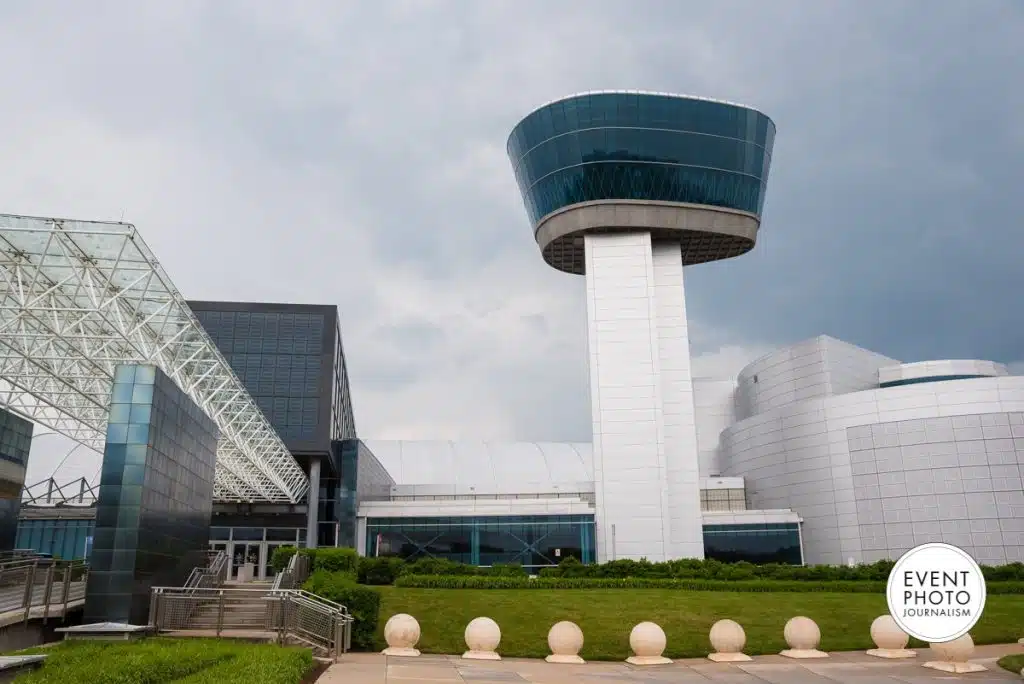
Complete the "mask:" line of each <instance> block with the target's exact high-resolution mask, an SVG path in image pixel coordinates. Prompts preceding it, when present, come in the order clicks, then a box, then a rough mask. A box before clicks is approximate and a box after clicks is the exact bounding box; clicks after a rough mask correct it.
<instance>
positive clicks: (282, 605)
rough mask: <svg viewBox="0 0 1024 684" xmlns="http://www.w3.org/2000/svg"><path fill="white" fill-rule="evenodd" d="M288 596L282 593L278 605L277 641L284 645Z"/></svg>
mask: <svg viewBox="0 0 1024 684" xmlns="http://www.w3.org/2000/svg"><path fill="white" fill-rule="evenodd" d="M287 602H288V597H287V596H286V595H285V594H281V596H280V602H279V606H278V612H279V615H278V618H277V643H279V644H280V645H281V646H284V633H285V629H286V625H285V620H286V618H285V610H287Z"/></svg>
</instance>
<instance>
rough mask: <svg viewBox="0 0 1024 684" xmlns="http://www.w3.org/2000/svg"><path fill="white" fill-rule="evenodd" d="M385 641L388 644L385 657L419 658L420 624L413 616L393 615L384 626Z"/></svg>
mask: <svg viewBox="0 0 1024 684" xmlns="http://www.w3.org/2000/svg"><path fill="white" fill-rule="evenodd" d="M384 640H385V641H387V642H388V647H387V648H385V649H384V655H389V656H402V657H413V656H418V655H419V654H420V652H419V651H417V650H416V644H417V643H418V642H419V640H420V623H419V622H417V621H416V618H414V617H413V616H412V615H406V614H405V613H398V614H397V615H392V616H391V617H390V618H388V621H387V622H386V623H385V624H384Z"/></svg>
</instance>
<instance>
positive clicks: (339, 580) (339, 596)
mask: <svg viewBox="0 0 1024 684" xmlns="http://www.w3.org/2000/svg"><path fill="white" fill-rule="evenodd" d="M302 588H303V589H305V590H306V591H308V592H310V593H311V594H316V595H317V596H322V597H323V598H325V599H327V600H328V601H334V602H335V603H340V604H341V605H343V606H345V607H346V608H348V610H349V612H350V613H351V614H352V617H353V618H355V624H354V625H353V626H352V649H353V650H356V651H373V650H375V647H374V642H373V635H374V632H375V631H376V629H377V621H378V620H379V618H380V592H378V591H377V590H375V589H371V588H369V587H364V586H362V585H360V584H356V581H355V578H354V577H353V576H352V574H351V573H348V572H330V571H328V570H317V571H316V572H314V573H313V574H312V575H310V576H309V579H308V580H306V583H305V584H303V585H302Z"/></svg>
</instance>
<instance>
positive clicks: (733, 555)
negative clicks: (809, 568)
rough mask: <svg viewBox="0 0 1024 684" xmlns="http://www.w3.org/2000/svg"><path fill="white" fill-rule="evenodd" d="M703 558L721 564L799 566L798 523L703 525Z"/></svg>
mask: <svg viewBox="0 0 1024 684" xmlns="http://www.w3.org/2000/svg"><path fill="white" fill-rule="evenodd" d="M704 557H705V558H714V559H715V560H720V561H722V562H723V563H736V562H738V561H747V562H750V563H755V564H764V563H785V564H788V565H802V564H803V550H802V549H801V548H800V524H799V523H795V522H794V523H763V524H749V525H705V526H704Z"/></svg>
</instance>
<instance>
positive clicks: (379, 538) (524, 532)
mask: <svg viewBox="0 0 1024 684" xmlns="http://www.w3.org/2000/svg"><path fill="white" fill-rule="evenodd" d="M364 553H365V554H366V555H367V556H389V555H390V556H399V557H401V558H404V559H406V560H416V559H419V558H446V559H448V560H453V561H458V562H460V563H469V564H472V565H482V566H491V565H494V564H495V563H519V564H520V565H522V566H523V567H526V568H531V569H535V568H541V567H547V566H552V565H558V563H559V561H561V560H563V559H565V558H567V557H569V556H573V557H574V558H576V559H577V560H580V561H581V562H583V563H593V562H594V558H595V547H594V517H593V516H592V515H533V516H505V517H439V518H369V519H367V521H366V548H365V550H364Z"/></svg>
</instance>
